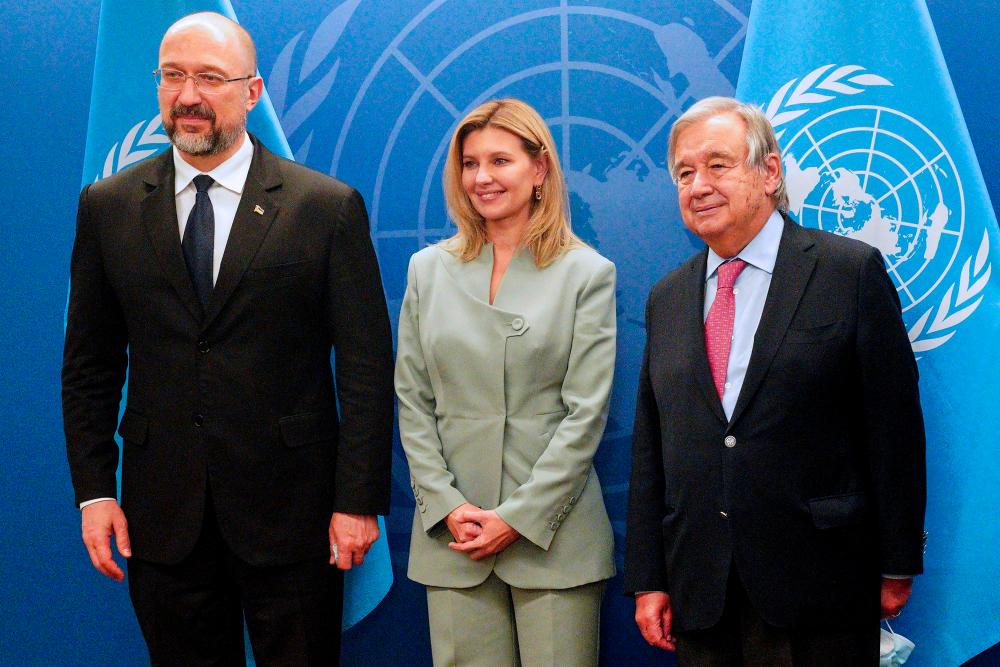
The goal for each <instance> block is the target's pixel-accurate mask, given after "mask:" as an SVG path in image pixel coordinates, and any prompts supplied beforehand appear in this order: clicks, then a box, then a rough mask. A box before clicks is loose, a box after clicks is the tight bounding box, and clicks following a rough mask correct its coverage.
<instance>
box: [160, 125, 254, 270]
mask: <svg viewBox="0 0 1000 667" xmlns="http://www.w3.org/2000/svg"><path fill="white" fill-rule="evenodd" d="M173 151H174V201H175V202H176V204H177V229H178V231H179V232H180V235H179V236H178V239H183V238H184V228H185V227H187V220H188V216H190V215H191V209H192V208H194V200H195V195H196V194H197V192H198V191H197V189H196V188H195V187H194V177H195V176H198V175H199V174H201V173H202V172H200V171H198V170H197V169H196V168H195V167H192V166H191V165H190V164H188V163H187V162H185V161H184V158H183V157H181V154H180V151H178V150H177V149H176V148H174V149H173ZM251 160H253V144H252V143H251V142H250V137H249V136H247V135H246V134H245V133H244V135H243V143H242V144H241V145H240V147H239V149H238V150H237V151H236V152H235V153H234V154H233V155H232V156H231V157H230V158H229V159H228V160H226V161H225V162H223V163H222V164H220V165H219V166H218V167H216V168H215V169H213V170H212V171H210V172H208V175H209V176H211V177H212V179H213V180H214V181H215V183H213V184H212V186H211V187H210V188H208V197H209V199H211V200H212V212H213V213H214V215H215V242H214V245H213V255H212V284H213V285H214V284H215V281H216V280H218V279H219V267H221V266H222V255H223V253H225V251H226V242H227V241H229V232H230V231H232V229H233V219H234V218H236V208H237V207H238V206H239V205H240V197H242V196H243V186H244V185H246V182H247V174H248V173H249V172H250V162H251ZM178 242H179V241H178Z"/></svg>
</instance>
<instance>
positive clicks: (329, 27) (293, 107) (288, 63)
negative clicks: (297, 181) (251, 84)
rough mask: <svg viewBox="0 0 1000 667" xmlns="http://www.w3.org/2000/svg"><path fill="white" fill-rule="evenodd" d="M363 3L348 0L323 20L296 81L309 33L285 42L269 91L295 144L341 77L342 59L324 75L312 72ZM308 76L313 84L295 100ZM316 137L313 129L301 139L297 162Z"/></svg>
mask: <svg viewBox="0 0 1000 667" xmlns="http://www.w3.org/2000/svg"><path fill="white" fill-rule="evenodd" d="M360 2H361V0H346V1H345V2H343V3H341V4H340V5H339V6H338V7H337V8H336V9H334V10H333V11H332V12H330V13H329V14H328V15H327V17H326V18H324V19H323V21H322V22H321V23H320V24H319V26H318V27H317V28H316V31H315V32H314V33H313V35H312V38H311V39H310V40H309V43H308V44H307V45H306V47H305V52H304V53H303V55H302V60H301V63H300V64H299V71H298V76H297V79H296V80H295V81H294V82H293V77H292V61H293V59H294V57H295V55H296V51H298V50H299V49H298V46H299V42H300V41H301V40H302V37H303V36H304V35H305V32H300V33H298V34H297V35H295V37H293V38H292V39H290V40H289V41H288V43H287V44H285V47H284V48H283V49H282V50H281V53H279V54H278V58H277V60H275V62H274V67H272V68H271V73H270V76H268V81H267V90H268V94H269V95H270V96H271V103H272V104H273V105H274V112H275V113H276V114H277V115H278V121H279V122H280V123H281V128H282V129H283V130H284V131H285V137H286V138H287V139H288V140H289V145H291V143H292V137H293V135H294V134H295V133H296V131H297V130H299V128H301V127H302V125H303V123H305V122H306V121H307V120H309V118H310V117H311V116H312V115H313V113H314V112H315V111H316V109H318V108H319V106H320V105H321V104H322V103H323V100H325V99H326V97H327V95H329V94H330V90H331V89H332V88H333V83H334V81H336V79H337V71H338V70H339V69H340V58H337V59H336V60H335V61H334V63H333V65H331V66H329V67H328V68H325V70H324V71H323V73H322V74H321V75H317V76H312V75H315V74H316V72H317V70H318V69H319V67H320V65H322V64H323V63H324V61H325V60H326V59H327V56H329V55H330V53H331V52H332V51H333V49H334V47H336V45H337V41H338V40H339V39H340V36H341V35H342V34H343V32H344V28H345V27H347V23H348V21H350V20H351V16H353V15H354V10H356V9H357V8H358V5H359V4H360ZM307 79H310V80H311V83H309V84H308V85H307V86H306V88H305V90H303V91H301V92H300V93H299V94H298V96H297V97H296V98H295V99H294V100H293V99H292V97H291V95H292V93H293V92H297V91H293V88H298V87H299V86H301V85H302V84H304V83H305V82H306V80H307ZM312 140H313V131H310V132H309V134H307V135H306V137H305V138H304V139H302V140H301V141H299V142H298V147H297V148H294V149H293V153H294V155H295V159H296V161H298V162H305V161H306V158H307V157H308V155H309V147H310V145H311V144H312Z"/></svg>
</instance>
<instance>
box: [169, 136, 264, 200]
mask: <svg viewBox="0 0 1000 667" xmlns="http://www.w3.org/2000/svg"><path fill="white" fill-rule="evenodd" d="M173 151H174V195H177V194H178V193H179V192H180V191H181V190H183V189H184V188H186V187H188V186H189V185H190V184H191V181H193V180H194V177H195V176H197V175H198V174H201V173H202V172H200V171H198V169H197V168H195V167H193V166H191V165H190V164H188V163H187V162H185V161H184V158H182V157H181V154H180V151H178V150H177V147H176V146H175V147H174V149H173ZM251 161H253V142H251V141H250V136H249V135H248V134H247V133H246V132H244V133H243V143H242V144H241V145H240V147H239V148H238V149H237V150H236V152H235V153H233V154H232V155H231V156H230V157H229V159H228V160H226V161H225V162H223V163H222V164H220V165H219V166H218V167H216V168H215V169H213V170H212V171H210V172H208V175H209V176H211V177H212V179H213V180H214V181H215V182H216V183H218V184H219V185H221V186H222V187H224V188H226V189H227V190H231V191H233V192H235V193H236V194H238V195H241V194H243V186H244V185H246V182H247V174H249V173H250V162H251Z"/></svg>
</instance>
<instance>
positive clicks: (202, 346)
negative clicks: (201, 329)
mask: <svg viewBox="0 0 1000 667" xmlns="http://www.w3.org/2000/svg"><path fill="white" fill-rule="evenodd" d="M211 349H212V346H211V345H210V344H209V343H208V341H207V340H205V339H204V338H202V339H200V340H199V341H198V351H199V352H201V353H202V354H205V353H206V352H208V351H209V350H211Z"/></svg>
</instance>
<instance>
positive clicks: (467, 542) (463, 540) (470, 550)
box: [445, 503, 521, 560]
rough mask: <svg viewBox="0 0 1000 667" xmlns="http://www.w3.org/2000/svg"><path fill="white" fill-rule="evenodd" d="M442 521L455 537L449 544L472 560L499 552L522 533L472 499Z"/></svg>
mask: <svg viewBox="0 0 1000 667" xmlns="http://www.w3.org/2000/svg"><path fill="white" fill-rule="evenodd" d="M445 523H446V524H447V525H448V530H450V531H451V534H452V536H453V537H454V538H455V540H456V541H455V542H450V543H449V544H448V546H449V547H451V548H452V549H454V550H455V551H459V552H461V553H464V554H467V555H468V556H469V558H471V559H472V560H482V559H483V558H486V557H487V556H492V555H493V554H498V553H500V552H501V551H503V550H504V549H506V548H507V547H508V546H510V545H511V544H512V543H513V542H515V541H516V540H517V539H518V538H519V537H521V534H520V533H519V532H517V531H516V530H514V529H513V528H511V526H510V524H508V523H507V522H506V521H504V520H503V519H501V518H500V515H498V514H497V513H496V511H495V510H484V509H480V508H478V507H476V506H475V505H473V504H471V503H463V504H462V505H459V506H458V507H456V508H455V509H453V510H452V511H451V513H450V514H449V515H448V516H447V517H445Z"/></svg>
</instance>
